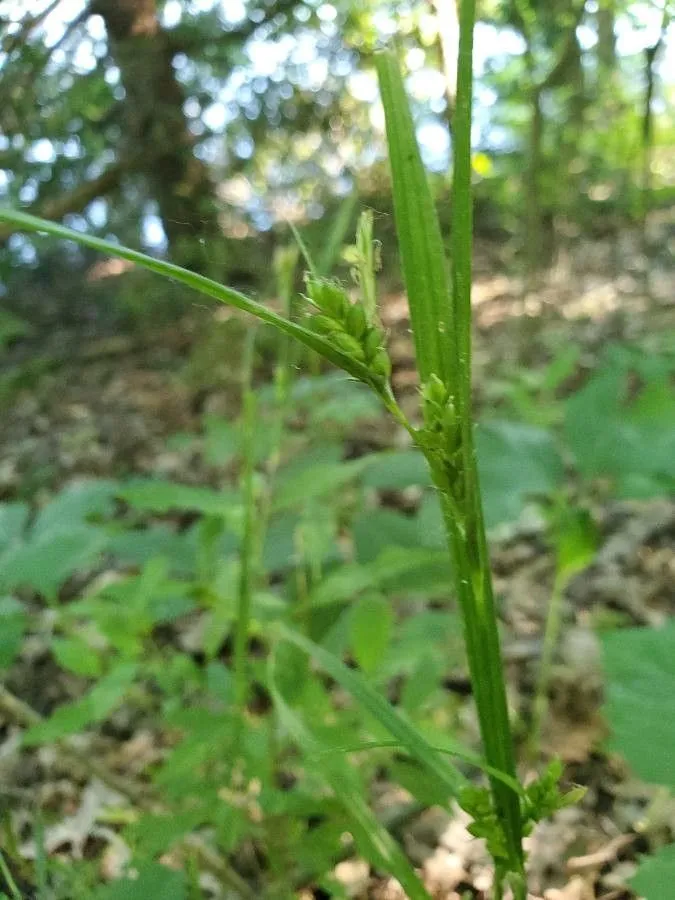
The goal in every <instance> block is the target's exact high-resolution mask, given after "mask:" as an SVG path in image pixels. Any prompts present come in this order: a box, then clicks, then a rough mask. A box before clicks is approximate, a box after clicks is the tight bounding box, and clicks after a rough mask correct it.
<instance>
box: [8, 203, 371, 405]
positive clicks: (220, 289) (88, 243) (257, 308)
mask: <svg viewBox="0 0 675 900" xmlns="http://www.w3.org/2000/svg"><path fill="white" fill-rule="evenodd" d="M0 222H9V223H10V224H11V225H14V226H16V228H17V230H20V231H34V232H41V233H44V234H51V235H54V237H57V238H62V239H64V240H68V241H75V242H76V243H78V244H81V245H82V246H83V247H89V248H91V249H92V250H97V251H99V252H101V253H105V254H106V255H107V256H114V257H118V258H119V259H126V260H128V261H129V262H132V263H136V264H137V265H139V266H143V268H145V269H148V270H149V271H150V272H156V273H157V274H158V275H162V276H164V277H165V278H172V279H173V280H174V281H178V282H180V283H181V284H184V285H185V286H186V287H188V288H191V289H192V290H195V291H198V292H199V293H200V294H205V295H206V296H208V297H213V298H214V299H215V300H219V301H220V302H221V303H226V304H227V305H228V306H233V307H234V308H235V309H239V310H241V311H242V312H246V313H249V314H250V315H252V316H255V317H256V318H257V319H259V320H260V321H262V322H265V323H266V324H268V325H273V326H274V327H275V328H277V329H279V331H281V332H283V333H284V334H287V335H289V336H291V337H294V338H296V339H297V340H298V341H300V342H301V343H302V344H304V345H305V346H306V347H309V348H310V349H311V350H315V351H316V352H317V353H318V354H320V355H321V356H323V357H324V359H327V360H328V361H329V362H331V363H333V364H334V365H336V366H338V367H339V368H340V369H343V370H344V371H345V372H347V373H348V374H349V375H352V376H353V377H354V378H356V379H358V380H359V381H363V382H365V383H366V384H372V383H373V379H372V375H371V373H370V371H369V370H368V368H367V367H366V366H365V365H362V364H361V363H360V362H358V360H355V359H353V358H352V357H350V356H348V355H347V354H346V353H342V352H341V351H340V350H338V348H337V347H334V346H333V345H332V344H331V343H330V342H329V341H328V340H326V339H325V338H323V337H321V335H318V334H315V333H314V332H312V331H310V330H309V329H307V328H304V327H303V326H302V325H299V324H298V323H297V322H290V321H289V320H288V319H285V318H284V317H283V316H280V315H278V314H277V313H275V312H273V311H272V310H271V309H268V308H267V307H266V306H263V305H262V304H261V303H256V301H255V300H251V299H250V298H249V297H247V296H246V295H245V294H241V293H240V292H239V291H235V290H233V289H232V288H228V287H225V286H223V285H221V284H218V282H217V281H213V280H212V279H211V278H207V277H206V276H204V275H198V274H197V273H196V272H190V271H189V270H188V269H183V268H182V267H181V266H177V265H175V264H174V263H169V262H165V261H164V260H161V259H153V257H151V256H146V254H145V253H141V252H139V251H138V250H132V249H130V248H129V247H121V246H119V245H118V244H113V243H111V242H110V241H105V240H102V239H101V238H97V237H92V236H91V235H88V234H81V233H80V232H78V231H72V230H71V229H70V228H66V227H65V226H63V225H59V224H57V223H56V222H49V221H47V220H46V219H40V218H37V217H36V216H31V215H28V214H27V213H22V212H18V211H16V210H11V209H0ZM378 392H379V393H381V392H380V391H378Z"/></svg>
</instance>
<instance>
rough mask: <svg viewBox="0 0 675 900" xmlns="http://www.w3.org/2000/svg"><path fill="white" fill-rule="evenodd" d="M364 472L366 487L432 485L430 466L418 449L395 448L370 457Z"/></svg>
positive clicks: (390, 488) (390, 487)
mask: <svg viewBox="0 0 675 900" xmlns="http://www.w3.org/2000/svg"><path fill="white" fill-rule="evenodd" d="M370 459H371V463H370V465H369V466H368V468H367V469H366V471H365V472H364V475H363V479H362V483H363V485H364V487H370V488H385V489H387V490H403V489H404V488H408V487H413V486H415V485H418V486H420V487H431V486H432V484H433V482H432V480H431V475H430V473H429V466H428V465H427V462H426V460H425V458H424V456H422V454H421V453H420V452H419V451H418V450H395V451H392V452H389V453H378V454H377V455H376V456H372V457H370Z"/></svg>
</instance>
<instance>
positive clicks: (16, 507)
mask: <svg viewBox="0 0 675 900" xmlns="http://www.w3.org/2000/svg"><path fill="white" fill-rule="evenodd" d="M114 491H115V486H114V484H113V483H112V482H106V481H100V482H88V483H87V482H85V483H83V484H81V485H74V486H72V487H70V488H68V489H66V490H64V491H63V492H62V493H61V494H59V495H58V496H57V497H56V498H55V499H54V500H53V501H52V502H51V503H49V504H47V506H45V507H43V509H42V510H40V512H39V513H38V514H37V516H36V517H35V519H34V521H33V523H32V525H31V526H30V527H26V526H27V522H28V509H27V507H25V506H24V505H22V504H10V505H9V506H5V507H2V511H1V513H0V588H2V589H4V590H10V589H12V588H16V587H32V588H34V589H35V590H36V591H38V592H40V593H41V594H44V596H46V597H48V598H50V599H51V598H53V597H54V596H55V594H56V592H57V591H58V588H59V587H60V586H61V585H62V584H63V582H64V581H65V580H66V579H67V578H68V576H69V575H70V574H71V573H72V572H75V571H78V570H79V569H83V568H86V567H87V566H89V565H91V564H92V563H94V562H95V561H96V560H97V559H98V558H99V556H100V553H101V551H102V550H104V549H105V546H106V538H105V535H104V533H103V532H102V531H101V530H100V529H98V528H96V527H95V526H94V525H92V524H91V523H90V521H89V519H90V517H92V516H100V515H102V514H103V513H104V512H106V511H108V510H109V509H110V508H111V504H112V498H113V496H114Z"/></svg>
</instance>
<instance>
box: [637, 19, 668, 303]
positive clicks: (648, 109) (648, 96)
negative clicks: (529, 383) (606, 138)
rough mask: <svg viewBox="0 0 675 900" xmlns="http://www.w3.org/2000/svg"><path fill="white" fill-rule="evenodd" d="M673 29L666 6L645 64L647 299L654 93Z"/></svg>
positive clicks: (642, 204) (647, 287)
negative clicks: (660, 61)
mask: <svg viewBox="0 0 675 900" xmlns="http://www.w3.org/2000/svg"><path fill="white" fill-rule="evenodd" d="M669 25H670V15H669V9H668V6H667V5H666V6H665V7H664V10H663V14H662V17H661V28H660V30H659V34H658V37H657V38H656V41H655V42H654V43H653V44H652V45H651V46H649V47H645V50H644V62H645V92H644V100H643V106H642V127H641V129H640V130H641V145H642V147H641V150H642V177H641V182H642V183H641V191H640V217H639V218H640V231H641V243H642V256H643V259H642V265H643V275H644V288H645V292H646V293H647V295H650V294H651V290H650V279H649V275H650V262H649V260H650V256H651V248H650V245H649V230H648V224H649V222H648V219H649V211H650V209H651V205H652V162H653V160H652V157H653V155H654V110H653V107H652V104H653V100H654V91H655V88H656V78H657V73H656V62H657V60H658V57H659V54H660V52H661V50H662V48H663V46H664V44H665V39H666V34H667V32H668V26H669Z"/></svg>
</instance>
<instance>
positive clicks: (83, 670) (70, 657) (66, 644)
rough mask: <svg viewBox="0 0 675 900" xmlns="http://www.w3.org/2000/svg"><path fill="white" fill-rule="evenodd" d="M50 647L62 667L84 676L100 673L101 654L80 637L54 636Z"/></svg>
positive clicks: (95, 676) (91, 676)
mask: <svg viewBox="0 0 675 900" xmlns="http://www.w3.org/2000/svg"><path fill="white" fill-rule="evenodd" d="M51 648H52V653H53V654H54V656H55V657H56V661H57V662H58V664H59V665H60V666H61V668H62V669H68V671H70V672H74V673H75V675H82V676H83V677H84V678H97V677H98V676H99V675H100V674H101V667H102V661H101V655H100V654H99V653H97V652H96V650H94V649H93V647H90V646H89V644H87V642H86V641H84V640H82V638H78V637H70V638H54V639H53V640H52V643H51Z"/></svg>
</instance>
